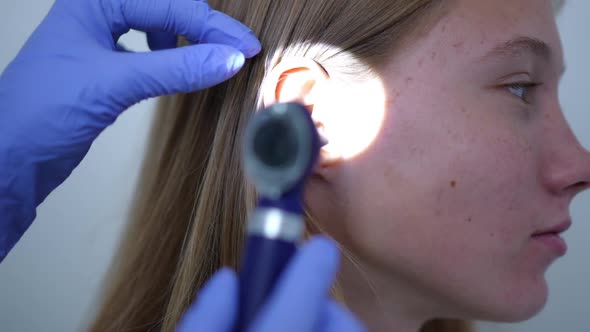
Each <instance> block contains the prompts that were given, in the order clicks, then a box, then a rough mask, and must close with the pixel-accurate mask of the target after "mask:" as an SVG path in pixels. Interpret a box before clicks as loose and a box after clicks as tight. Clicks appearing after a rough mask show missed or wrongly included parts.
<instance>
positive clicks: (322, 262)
mask: <svg viewBox="0 0 590 332" xmlns="http://www.w3.org/2000/svg"><path fill="white" fill-rule="evenodd" d="M338 260H339V254H338V250H337V248H336V247H335V245H334V244H333V243H332V241H331V240H328V239H326V238H325V237H321V236H318V237H316V238H313V239H311V240H310V241H309V242H308V243H307V244H305V245H303V246H302V248H301V249H300V250H299V252H298V253H297V254H296V255H295V257H294V258H293V260H292V262H291V263H290V264H289V265H288V267H287V268H286V270H285V272H284V273H283V275H282V276H281V279H280V280H279V282H278V283H277V286H276V289H275V290H274V291H273V294H272V295H271V297H270V298H269V300H268V303H267V304H266V305H265V306H264V307H263V308H262V309H261V312H260V313H259V316H258V317H257V318H256V319H255V320H254V322H253V323H252V326H250V327H249V328H248V332H276V331H281V332H360V331H364V330H365V329H364V327H363V326H362V324H361V323H360V322H359V321H358V320H357V319H356V318H355V317H354V316H353V315H352V313H350V312H349V311H348V310H347V309H345V308H343V307H342V306H341V305H340V304H338V303H336V302H335V301H334V300H332V299H330V298H329V295H328V291H329V289H330V286H331V285H332V283H333V281H334V278H335V275H336V271H337V269H338ZM237 305H238V279H237V276H236V275H235V273H234V272H233V271H231V270H229V269H222V270H220V271H219V272H217V273H216V274H215V275H214V276H213V277H212V278H211V280H210V281H209V282H208V283H207V284H206V285H205V286H204V288H203V289H202V290H201V292H200V294H199V297H198V300H197V301H196V302H195V303H194V304H193V305H192V306H191V307H190V308H189V309H188V310H187V312H186V313H185V314H184V317H183V318H182V320H181V322H180V324H179V325H178V330H177V331H178V332H190V331H197V330H198V331H203V332H230V331H232V326H233V324H234V323H235V320H236V316H237ZM239 332H242V331H239Z"/></svg>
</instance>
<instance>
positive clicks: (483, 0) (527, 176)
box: [265, 0, 590, 332]
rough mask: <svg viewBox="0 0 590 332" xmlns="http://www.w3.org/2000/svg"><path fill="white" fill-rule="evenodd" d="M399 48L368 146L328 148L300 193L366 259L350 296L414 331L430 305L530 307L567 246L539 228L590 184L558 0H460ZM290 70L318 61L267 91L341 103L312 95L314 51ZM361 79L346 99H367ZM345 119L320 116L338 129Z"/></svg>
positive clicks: (343, 279)
mask: <svg viewBox="0 0 590 332" xmlns="http://www.w3.org/2000/svg"><path fill="white" fill-rule="evenodd" d="M509 41H512V42H511V43H508V42H509ZM499 47H504V48H503V49H502V51H501V52H500V51H497V52H493V51H492V50H494V49H496V50H499ZM398 52H399V53H398V54H396V56H395V57H394V56H392V58H391V60H390V61H389V63H388V64H387V66H385V67H384V68H382V69H381V70H380V72H379V76H380V80H381V84H382V85H383V90H384V92H385V96H383V97H384V100H383V103H382V105H385V106H384V108H383V110H382V111H384V116H383V119H382V124H381V128H380V130H379V132H378V134H377V135H376V136H375V138H374V140H373V141H372V144H371V145H369V146H368V147H366V149H365V150H364V151H362V153H360V154H358V155H356V156H355V157H353V158H344V157H343V156H342V155H339V153H341V150H339V149H333V150H331V151H328V152H326V151H324V158H323V159H322V163H321V164H320V165H319V167H318V168H317V169H316V173H315V175H314V177H313V179H312V180H311V182H310V184H309V185H308V190H307V192H306V195H307V196H306V200H307V202H308V204H309V205H310V208H311V211H312V214H313V215H314V216H315V218H316V220H317V221H318V222H319V223H320V224H321V225H322V227H323V228H324V229H325V230H326V231H327V233H329V234H330V235H331V236H333V237H334V238H335V239H336V240H337V241H338V242H339V243H340V244H341V245H342V246H343V247H344V248H346V249H347V250H348V251H350V252H351V253H352V254H353V255H354V256H355V261H356V263H357V264H359V265H360V267H361V268H360V270H362V272H359V269H358V268H357V267H356V266H355V264H353V263H352V261H351V260H350V259H348V258H346V257H344V258H343V261H342V268H341V273H340V275H339V282H340V283H341V285H342V286H343V290H344V295H345V297H346V299H347V304H348V305H349V307H350V308H351V310H352V311H353V312H355V313H356V314H357V315H358V316H359V318H360V319H361V320H362V321H363V322H364V323H365V324H366V325H367V326H368V328H369V330H370V331H377V332H379V331H397V332H415V331H418V329H419V327H420V326H421V325H422V324H423V323H424V322H426V321H427V320H429V319H432V318H435V317H437V318H461V319H476V320H492V321H506V322H514V321H521V320H525V319H528V318H530V317H532V316H534V315H535V314H536V313H538V312H539V311H540V310H541V309H542V308H543V306H544V305H545V303H546V300H547V296H548V287H547V282H546V279H545V272H546V271H547V269H548V267H549V266H550V265H551V264H552V263H553V262H554V261H555V260H556V259H558V258H559V255H558V254H557V253H556V252H554V251H552V250H551V249H550V248H549V247H547V246H544V245H542V244H540V243H539V241H536V240H534V239H533V238H532V236H531V235H532V234H533V233H535V232H536V231H538V230H540V229H544V228H547V227H550V226H554V225H556V224H559V223H561V222H563V221H565V220H567V219H568V218H569V205H570V203H571V201H572V200H573V198H574V197H575V196H576V195H577V194H578V193H580V192H581V191H583V190H585V189H587V188H588V187H590V153H589V152H588V151H587V150H586V149H585V148H584V147H582V146H581V145H580V143H579V142H578V141H577V139H576V137H575V136H574V134H573V133H572V131H571V129H570V127H569V125H568V124H567V122H566V120H565V118H564V115H563V113H562V110H561V108H560V105H559V100H558V85H559V80H560V77H561V74H562V71H563V68H564V61H563V50H562V47H561V43H560V39H559V35H558V32H557V28H556V24H555V14H554V12H553V9H552V6H551V2H550V1H545V0H543V1H541V0H505V1H504V0H503V1H488V0H460V1H457V4H456V5H455V6H454V7H453V8H452V10H451V11H450V12H449V13H448V14H447V15H446V16H445V17H443V18H442V19H441V20H440V21H439V22H437V23H436V25H435V26H434V28H433V29H432V30H431V31H430V32H429V33H428V34H427V35H425V36H422V37H421V38H420V39H416V40H415V41H414V42H412V43H411V44H410V46H409V47H406V48H404V49H402V50H398ZM490 52H491V53H490ZM297 67H300V68H307V69H309V71H305V70H299V71H297V73H295V74H294V75H291V80H289V79H285V81H284V82H283V83H282V84H276V83H277V82H274V83H275V84H274V85H273V84H271V85H272V89H275V90H276V93H275V94H272V96H273V97H272V98H267V97H266V96H267V95H268V93H265V101H266V102H267V103H269V102H276V101H288V100H292V99H299V100H303V101H305V102H306V103H307V104H310V105H313V106H314V112H316V111H317V114H329V113H330V110H332V112H334V110H335V109H338V108H337V107H336V106H335V105H330V101H329V100H323V101H322V102H321V103H319V102H318V101H319V99H320V98H321V95H322V92H323V91H327V90H322V89H324V88H322V87H325V86H329V85H330V80H329V78H328V77H327V76H325V75H323V74H322V73H321V71H318V70H317V68H314V66H313V65H312V64H309V63H305V62H302V63H300V64H299V65H297V64H294V63H290V64H288V65H287V66H286V67H280V66H279V67H278V69H277V70H278V71H280V72H286V71H288V68H291V69H292V68H297ZM328 74H329V73H328ZM310 80H312V81H314V82H316V83H322V84H317V85H316V87H317V89H316V90H317V91H311V92H310V91H308V90H309V89H301V87H302V86H306V85H307V86H309V81H310ZM527 82H532V83H541V85H540V86H537V87H533V88H530V87H526V86H525V85H522V83H527ZM267 83H268V82H267ZM271 83H272V82H271ZM510 85H512V86H510ZM311 90H313V89H311ZM301 91H304V92H305V93H304V95H300V94H301ZM357 91H358V93H357V94H356V95H355V94H353V93H351V92H350V91H347V93H345V94H342V98H343V99H345V100H348V101H349V102H350V103H351V104H352V103H354V100H359V99H360V100H362V99H363V98H368V96H370V95H369V94H368V93H369V91H368V90H367V89H365V88H364V87H362V86H358V89H357ZM310 96H313V98H312V97H310ZM373 97H374V98H380V95H379V94H376V95H375V96H373ZM346 98H349V99H346ZM339 102H341V103H342V101H339ZM330 106H332V107H330ZM371 107H374V106H371ZM339 110H340V112H346V110H342V109H339ZM352 111H353V110H349V112H352ZM354 111H355V112H360V111H363V112H364V111H365V110H361V109H358V108H356V109H354ZM373 113H376V114H378V113H379V112H373ZM366 114H372V113H371V111H368V113H366ZM338 118H339V117H330V116H328V115H325V116H322V117H321V118H320V119H318V121H321V122H322V124H323V126H325V127H326V128H329V127H330V126H339V125H340V126H341V125H342V124H341V123H338V121H337V119H338ZM340 118H341V117H340ZM359 134H360V133H359ZM350 135H354V133H350ZM573 222H574V223H575V222H576V221H575V220H574V221H573ZM376 294H377V295H376Z"/></svg>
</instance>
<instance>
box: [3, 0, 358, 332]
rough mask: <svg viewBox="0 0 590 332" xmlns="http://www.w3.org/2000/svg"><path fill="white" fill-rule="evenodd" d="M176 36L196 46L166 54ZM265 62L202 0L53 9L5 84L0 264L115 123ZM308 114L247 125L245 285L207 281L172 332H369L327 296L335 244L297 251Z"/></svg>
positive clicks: (287, 110)
mask: <svg viewBox="0 0 590 332" xmlns="http://www.w3.org/2000/svg"><path fill="white" fill-rule="evenodd" d="M130 29H137V30H141V31H146V32H148V44H149V45H150V48H151V49H152V50H154V52H148V53H132V52H127V51H125V50H123V49H122V48H121V47H119V46H118V45H117V40H118V39H119V37H121V36H122V35H123V34H125V33H126V32H128V31H129V30H130ZM176 35H181V36H184V37H185V38H186V39H187V40H188V41H189V42H191V45H189V46H187V47H182V48H178V49H176V48H174V47H175V46H176ZM173 48H174V49H173ZM259 51H260V43H259V41H258V40H257V39H256V37H255V36H254V34H253V33H252V31H251V30H250V29H248V28H247V27H245V26H244V25H242V24H241V23H239V22H237V21H235V20H233V19H232V18H230V17H228V16H226V15H224V14H222V13H220V12H217V11H215V10H212V9H210V7H209V6H208V5H207V3H206V1H195V0H158V1H142V0H56V2H55V4H54V5H53V7H52V8H51V10H50V12H49V13H48V15H47V17H46V18H45V19H44V20H43V21H42V23H41V24H40V26H39V27H38V28H37V29H36V30H35V32H34V33H33V34H32V36H31V37H30V38H29V40H28V41H27V43H26V44H25V45H24V47H23V48H22V50H21V51H20V52H19V54H18V55H17V57H16V58H15V59H14V60H13V62H12V63H10V64H9V65H8V67H7V68H6V69H5V70H4V72H3V73H2V75H1V76H0V262H1V261H2V260H3V259H4V257H5V256H6V255H7V254H8V252H9V251H10V249H12V247H13V246H14V245H15V243H16V242H17V241H18V240H19V239H20V237H21V236H22V235H23V233H24V232H25V231H26V229H27V228H28V227H29V226H30V224H31V223H32V222H33V220H34V219H35V216H36V211H35V210H36V208H37V206H38V205H39V204H41V202H43V200H44V199H45V198H46V197H47V195H49V193H51V192H52V191H53V190H54V189H55V188H56V187H57V186H59V185H60V184H61V183H62V182H63V181H64V180H65V179H66V178H67V177H68V176H69V174H70V173H71V172H72V170H73V169H74V168H75V167H76V166H77V165H78V164H79V163H80V161H81V160H82V159H83V158H84V156H85V155H86V153H87V151H88V149H89V148H90V146H91V144H92V142H93V141H94V139H96V137H97V136H98V135H99V134H100V133H101V132H102V131H103V130H104V129H105V128H106V127H107V126H109V125H110V124H112V123H113V122H114V121H115V120H116V118H117V117H118V116H119V114H121V112H123V111H124V110H125V109H127V108H128V107H130V106H132V105H133V104H135V103H137V102H139V101H141V100H143V99H146V98H150V97H155V96H160V95H167V94H173V93H187V92H192V91H196V90H201V89H205V88H208V87H211V86H213V85H216V84H218V83H221V82H223V81H225V80H227V79H229V78H230V77H232V76H233V75H234V74H235V73H236V72H237V71H239V70H240V69H241V67H242V66H243V64H244V61H245V58H249V57H252V56H255V55H256V54H257V53H258V52H259ZM308 117H309V114H308V113H307V112H305V109H304V108H303V107H301V106H299V105H296V104H288V105H275V106H273V107H271V108H269V109H268V110H265V111H262V112H260V114H259V115H257V116H256V117H255V118H254V119H253V121H252V123H251V125H250V127H249V128H250V129H249V132H250V134H249V136H248V135H247V137H246V139H245V145H244V152H245V155H244V156H245V166H246V171H247V173H248V174H249V176H250V178H251V180H252V181H253V182H254V184H255V185H256V187H257V189H258V191H259V192H260V194H261V199H260V202H259V205H258V208H257V209H256V211H254V213H253V214H252V215H251V216H250V221H249V228H248V241H247V247H246V254H245V258H244V261H243V263H242V267H241V269H240V271H239V278H238V277H237V276H236V275H235V274H234V273H233V272H232V271H230V270H227V269H224V270H221V271H219V272H218V273H217V274H215V275H214V276H213V278H212V279H211V280H210V281H209V282H208V283H207V285H206V286H205V287H204V289H203V290H202V291H201V292H200V294H199V296H198V299H197V301H196V303H194V304H193V305H192V306H191V307H190V308H189V310H188V311H187V312H186V313H185V315H184V317H183V319H182V320H181V322H180V323H179V326H178V329H179V331H182V332H188V331H203V332H218V331H219V332H221V331H228V332H229V331H251V332H266V331H269V332H270V331H285V332H291V331H292V332H295V331H298V332H299V331H301V332H307V331H318V332H319V331H338V332H341V331H342V332H347V331H361V330H362V329H363V328H362V326H361V325H360V323H359V322H358V321H357V320H356V319H355V318H354V317H353V316H352V314H351V313H349V312H348V311H346V310H345V309H344V308H342V307H341V306H340V305H339V304H337V303H336V302H334V301H333V300H331V299H330V298H329V295H328V290H329V288H330V286H331V284H332V282H333V279H334V277H335V274H336V271H337V266H338V257H339V253H338V250H337V249H336V247H335V245H334V244H333V243H332V242H331V241H330V240H328V239H326V238H323V237H317V238H314V239H312V240H310V241H309V242H308V243H306V244H304V245H303V246H301V248H300V249H296V244H297V242H298V241H299V240H300V239H301V232H302V227H303V221H302V217H301V206H300V204H301V193H302V187H303V184H304V182H305V178H306V176H307V175H308V173H309V170H310V167H313V162H314V160H315V159H314V158H316V157H317V150H318V149H319V141H318V139H317V132H315V129H314V127H313V125H310V122H309V121H310V119H309V118H308ZM291 120H292V121H291ZM265 138H266V139H265ZM268 139H271V141H272V142H273V144H270V145H268V144H265V142H268ZM282 180H284V181H282Z"/></svg>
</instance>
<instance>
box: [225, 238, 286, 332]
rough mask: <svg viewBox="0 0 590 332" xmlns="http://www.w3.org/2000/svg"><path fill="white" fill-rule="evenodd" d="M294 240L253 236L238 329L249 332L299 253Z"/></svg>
mask: <svg viewBox="0 0 590 332" xmlns="http://www.w3.org/2000/svg"><path fill="white" fill-rule="evenodd" d="M296 250H297V247H296V245H295V243H294V242H291V241H284V240H279V239H269V238H266V237H263V236H260V235H249V236H248V239H247V242H246V251H245V257H244V258H243V261H242V263H243V265H242V268H241V270H240V273H239V293H240V304H239V308H238V320H237V322H236V326H235V328H234V331H235V332H242V331H245V330H246V328H247V327H248V326H249V325H250V323H252V321H253V320H254V318H255V317H256V315H257V314H258V311H259V309H260V307H262V305H263V304H264V303H265V302H266V298H267V297H268V296H269V295H270V293H271V292H272V290H273V288H274V285H275V283H276V281H277V279H278V277H279V275H280V274H281V272H282V271H283V269H284V268H285V266H286V265H287V263H288V262H289V260H290V258H291V256H293V254H294V253H295V251H296Z"/></svg>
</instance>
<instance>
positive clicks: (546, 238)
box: [533, 234, 567, 256]
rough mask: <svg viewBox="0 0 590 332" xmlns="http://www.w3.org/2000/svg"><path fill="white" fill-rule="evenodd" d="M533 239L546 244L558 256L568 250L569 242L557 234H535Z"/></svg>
mask: <svg viewBox="0 0 590 332" xmlns="http://www.w3.org/2000/svg"><path fill="white" fill-rule="evenodd" d="M533 240H535V241H537V242H539V243H541V244H543V245H545V246H546V247H548V248H550V249H551V250H553V251H554V252H555V253H556V254H557V255H558V256H563V255H565V253H566V252H567V244H566V243H565V241H564V240H563V239H562V238H561V237H559V235H557V234H541V235H534V236H533Z"/></svg>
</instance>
